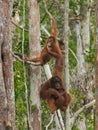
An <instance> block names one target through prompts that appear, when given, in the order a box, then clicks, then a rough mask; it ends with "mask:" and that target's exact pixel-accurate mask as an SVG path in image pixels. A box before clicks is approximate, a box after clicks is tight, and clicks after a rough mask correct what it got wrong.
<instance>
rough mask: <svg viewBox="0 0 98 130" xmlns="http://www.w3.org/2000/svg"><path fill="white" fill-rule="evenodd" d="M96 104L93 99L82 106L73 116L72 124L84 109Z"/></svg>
mask: <svg viewBox="0 0 98 130" xmlns="http://www.w3.org/2000/svg"><path fill="white" fill-rule="evenodd" d="M94 104H95V100H93V101H91V102H90V103H88V104H86V105H84V106H83V107H82V108H80V109H79V110H78V111H77V112H75V113H74V115H73V117H72V118H71V126H72V125H73V123H74V122H75V120H76V118H77V117H78V115H79V114H80V113H81V112H82V111H83V110H84V109H88V108H89V107H91V106H93V105H94Z"/></svg>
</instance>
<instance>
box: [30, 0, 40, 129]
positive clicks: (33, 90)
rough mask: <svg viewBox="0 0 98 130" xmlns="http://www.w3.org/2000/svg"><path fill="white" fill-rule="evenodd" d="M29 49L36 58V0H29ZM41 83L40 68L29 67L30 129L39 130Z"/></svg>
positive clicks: (37, 30)
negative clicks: (39, 89)
mask: <svg viewBox="0 0 98 130" xmlns="http://www.w3.org/2000/svg"><path fill="white" fill-rule="evenodd" d="M29 48H30V57H36V56H37V55H38V54H39V53H40V50H41V47H40V14H39V5H38V3H37V0H29ZM40 83H41V69H40V67H35V66H30V100H31V105H32V106H31V113H30V116H31V117H30V120H31V127H32V128H31V129H32V130H41V115H40V98H39V91H38V88H39V87H40Z"/></svg>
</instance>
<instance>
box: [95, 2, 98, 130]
mask: <svg viewBox="0 0 98 130" xmlns="http://www.w3.org/2000/svg"><path fill="white" fill-rule="evenodd" d="M95 86H96V89H95V99H96V109H95V116H96V118H95V130H98V0H96V69H95Z"/></svg>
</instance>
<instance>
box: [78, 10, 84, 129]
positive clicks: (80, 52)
mask: <svg viewBox="0 0 98 130" xmlns="http://www.w3.org/2000/svg"><path fill="white" fill-rule="evenodd" d="M79 13H80V9H78V10H77V15H79ZM76 35H77V58H78V68H77V71H78V76H82V75H83V74H85V72H86V71H85V60H84V55H83V46H82V38H81V22H80V20H77V21H76ZM83 35H84V34H83ZM85 121H86V118H85V115H83V119H82V120H78V121H77V126H78V129H79V130H86V122H85Z"/></svg>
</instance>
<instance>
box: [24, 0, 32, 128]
mask: <svg viewBox="0 0 98 130" xmlns="http://www.w3.org/2000/svg"><path fill="white" fill-rule="evenodd" d="M25 5H26V2H25V0H23V30H22V53H23V56H22V58H23V75H24V86H25V98H26V113H27V127H28V130H29V129H30V128H31V124H30V111H29V101H28V97H29V95H28V86H27V77H26V67H25V61H24V43H25V30H24V27H25Z"/></svg>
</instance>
